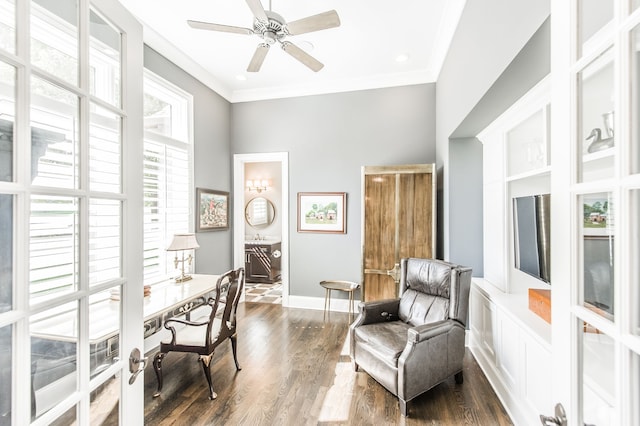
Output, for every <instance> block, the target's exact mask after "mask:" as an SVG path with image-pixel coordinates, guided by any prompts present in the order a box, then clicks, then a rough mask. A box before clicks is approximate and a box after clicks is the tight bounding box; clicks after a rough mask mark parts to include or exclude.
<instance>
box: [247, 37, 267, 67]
mask: <svg viewBox="0 0 640 426" xmlns="http://www.w3.org/2000/svg"><path fill="white" fill-rule="evenodd" d="M267 53H269V45H268V44H267V43H261V44H259V45H258V47H257V48H256V51H255V53H254V54H253V58H251V62H249V66H248V67H247V72H258V71H260V67H261V66H262V63H263V62H264V58H265V57H266V56H267Z"/></svg>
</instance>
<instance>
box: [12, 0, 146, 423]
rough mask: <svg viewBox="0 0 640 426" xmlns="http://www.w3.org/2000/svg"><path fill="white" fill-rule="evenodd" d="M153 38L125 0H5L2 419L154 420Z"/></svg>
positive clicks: (17, 421)
mask: <svg viewBox="0 0 640 426" xmlns="http://www.w3.org/2000/svg"><path fill="white" fill-rule="evenodd" d="M142 46H143V45H142V28H141V26H140V25H139V24H138V23H137V22H136V21H135V20H134V19H133V17H132V16H131V15H130V14H129V13H128V12H127V11H126V10H125V9H124V8H123V7H122V5H121V4H120V3H118V2H117V1H116V0H93V1H90V0H55V1H50V0H0V170H1V172H0V219H1V220H0V222H2V225H1V228H0V257H1V258H2V262H1V263H0V425H2V426H4V425H23V424H29V423H31V424H52V423H53V424H63V425H64V424H81V425H89V424H91V425H94V424H95V425H99V424H103V423H104V422H106V421H107V420H109V421H113V420H114V419H118V421H119V423H120V424H125V423H126V424H128V425H129V424H132V425H137V424H142V423H143V385H142V380H140V379H138V380H135V381H132V384H130V377H131V376H132V375H131V374H130V373H129V364H130V363H129V354H130V353H131V351H132V349H133V348H135V347H138V348H142V347H143V345H142V343H143V339H142V333H143V326H142V305H143V303H142V300H143V292H142V264H143V261H142V251H143V248H142V240H143V239H142V226H141V225H142V173H141V169H142V168H141V165H142V58H143V55H142ZM139 377H142V375H141V374H140V375H139ZM125 419H126V422H125Z"/></svg>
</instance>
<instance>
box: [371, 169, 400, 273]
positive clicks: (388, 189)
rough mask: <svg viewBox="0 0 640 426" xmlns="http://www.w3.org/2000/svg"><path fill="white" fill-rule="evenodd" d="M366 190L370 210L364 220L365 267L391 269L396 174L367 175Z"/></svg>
mask: <svg viewBox="0 0 640 426" xmlns="http://www.w3.org/2000/svg"><path fill="white" fill-rule="evenodd" d="M365 192H366V194H367V196H366V197H365V211H366V212H368V213H367V214H366V215H365V224H364V240H365V241H366V244H365V245H364V247H363V254H364V267H365V269H384V270H388V269H392V268H393V265H394V264H395V245H394V243H393V241H394V240H395V197H396V196H395V192H396V183H395V176H393V175H369V176H366V178H365Z"/></svg>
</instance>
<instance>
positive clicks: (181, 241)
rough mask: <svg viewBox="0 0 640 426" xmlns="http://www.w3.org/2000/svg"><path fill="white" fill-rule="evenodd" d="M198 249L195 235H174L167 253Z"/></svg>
mask: <svg viewBox="0 0 640 426" xmlns="http://www.w3.org/2000/svg"><path fill="white" fill-rule="evenodd" d="M197 248H200V244H198V241H197V240H196V234H175V235H174V236H173V241H171V244H170V245H169V247H167V251H178V250H191V249H197Z"/></svg>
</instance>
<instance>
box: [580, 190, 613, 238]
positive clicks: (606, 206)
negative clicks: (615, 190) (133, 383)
mask: <svg viewBox="0 0 640 426" xmlns="http://www.w3.org/2000/svg"><path fill="white" fill-rule="evenodd" d="M612 211H613V202H612V199H611V195H610V194H608V193H600V194H585V195H583V196H582V214H583V218H582V219H583V222H582V230H583V234H584V235H585V236H608V235H612V234H613V232H614V226H613V222H612V221H611V220H609V219H610V218H611V217H612V216H611V212H612Z"/></svg>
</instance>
